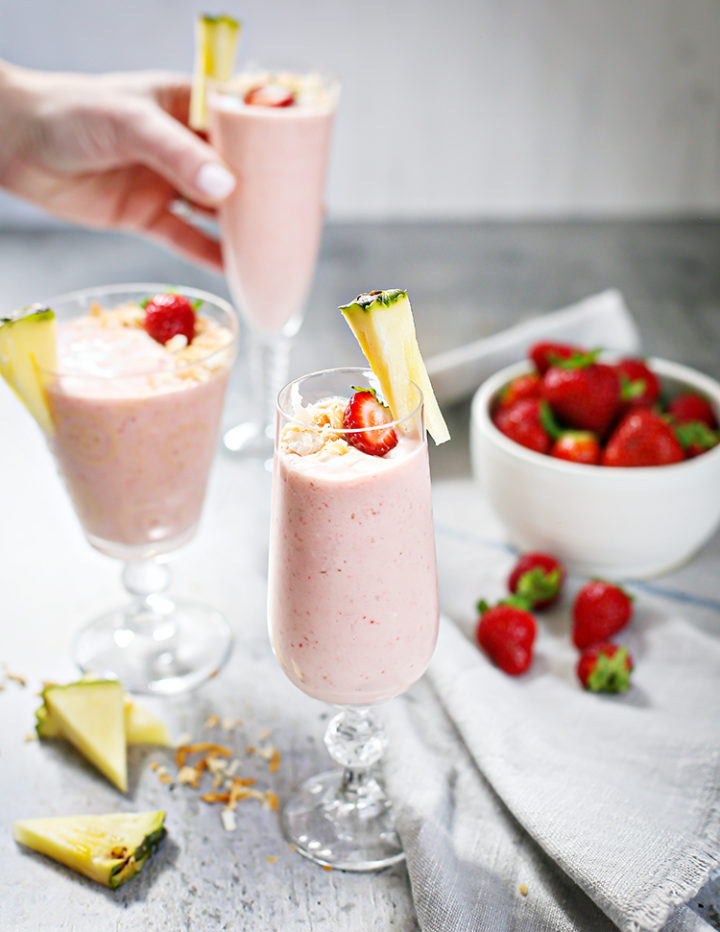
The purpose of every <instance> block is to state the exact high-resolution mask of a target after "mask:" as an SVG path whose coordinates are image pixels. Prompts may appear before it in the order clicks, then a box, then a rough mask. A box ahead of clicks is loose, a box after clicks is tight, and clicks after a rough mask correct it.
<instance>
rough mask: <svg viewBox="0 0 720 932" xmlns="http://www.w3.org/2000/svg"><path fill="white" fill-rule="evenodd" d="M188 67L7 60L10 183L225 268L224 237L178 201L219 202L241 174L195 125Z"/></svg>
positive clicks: (0, 166)
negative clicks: (43, 65)
mask: <svg viewBox="0 0 720 932" xmlns="http://www.w3.org/2000/svg"><path fill="white" fill-rule="evenodd" d="M189 101H190V82H189V79H187V78H185V77H184V76H182V75H174V74H167V73H163V72H134V73H133V72H129V73H120V74H106V75H80V74H64V73H51V72H39V71H28V70H25V69H21V68H16V67H14V66H11V65H6V64H4V63H1V62H0V187H3V188H5V189H6V190H7V191H8V192H10V193H11V194H14V195H17V196H18V197H20V198H24V199H25V200H28V201H31V202H32V203H34V204H36V205H38V206H39V207H41V208H43V209H44V210H46V211H47V212H48V213H51V214H54V215H55V216H56V217H60V218H62V219H64V220H71V221H74V222H76V223H80V224H84V225H85V226H90V227H97V228H101V229H119V230H128V231H133V232H137V233H142V234H145V235H147V236H149V237H151V238H152V239H155V240H158V241H159V242H161V243H164V244H166V245H168V246H170V247H172V248H173V249H175V250H177V251H179V252H180V253H182V254H184V255H185V256H186V257H187V258H189V259H192V260H194V261H196V262H200V263H202V264H204V265H207V266H210V267H211V268H213V269H214V270H215V271H222V260H221V256H220V248H219V244H218V243H217V241H216V240H214V239H212V238H210V237H209V236H207V235H206V234H205V233H203V232H202V231H200V230H198V229H197V228H196V227H194V226H192V225H190V224H188V223H186V222H185V221H184V220H182V219H181V218H180V217H179V216H177V214H176V213H174V212H173V210H172V209H171V205H172V203H173V201H174V200H175V199H177V198H178V197H184V198H186V199H187V200H188V201H190V202H191V203H192V204H194V205H195V206H198V207H200V208H202V209H204V210H209V211H212V209H213V208H214V207H215V206H216V205H217V204H218V203H220V201H222V200H223V199H224V198H225V197H227V196H228V194H229V193H230V192H231V191H232V189H233V187H234V185H235V179H234V178H233V176H232V175H231V174H230V172H229V171H228V170H227V168H225V166H224V165H223V164H222V162H221V161H220V159H219V158H218V156H217V153H216V152H215V151H214V150H213V149H212V148H211V147H210V146H209V145H207V143H205V142H203V141H202V140H201V139H200V138H199V137H198V136H196V135H195V134H194V133H193V132H191V131H190V130H189V129H188V128H187V115H188V108H189Z"/></svg>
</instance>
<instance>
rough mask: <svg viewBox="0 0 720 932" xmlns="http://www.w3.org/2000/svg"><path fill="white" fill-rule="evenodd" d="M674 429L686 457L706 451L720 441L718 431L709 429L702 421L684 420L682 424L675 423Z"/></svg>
mask: <svg viewBox="0 0 720 932" xmlns="http://www.w3.org/2000/svg"><path fill="white" fill-rule="evenodd" d="M674 430H675V436H676V437H677V439H678V441H679V442H680V446H681V447H682V448H683V450H685V456H686V457H687V458H688V459H693V458H694V457H696V456H700V454H701V453H707V451H708V450H711V449H712V448H713V447H715V446H717V445H718V443H720V433H718V432H717V431H716V430H710V428H709V427H708V426H707V424H705V423H704V422H703V421H686V422H685V423H683V424H677V425H676V426H675V428H674Z"/></svg>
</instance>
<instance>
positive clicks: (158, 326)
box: [143, 294, 195, 344]
mask: <svg viewBox="0 0 720 932" xmlns="http://www.w3.org/2000/svg"><path fill="white" fill-rule="evenodd" d="M143 326H144V327H145V330H146V331H147V333H149V334H150V336H151V337H152V338H153V340H157V342H158V343H163V344H164V343H167V341H168V340H171V339H172V338H173V337H175V336H177V335H178V334H179V333H181V334H182V335H183V336H184V337H185V338H186V340H187V341H188V343H190V342H191V341H192V338H193V337H194V336H195V310H194V308H193V306H192V304H191V303H190V301H189V300H188V298H186V297H185V295H181V294H156V295H154V297H152V298H150V300H149V301H147V302H146V303H145V320H144V322H143Z"/></svg>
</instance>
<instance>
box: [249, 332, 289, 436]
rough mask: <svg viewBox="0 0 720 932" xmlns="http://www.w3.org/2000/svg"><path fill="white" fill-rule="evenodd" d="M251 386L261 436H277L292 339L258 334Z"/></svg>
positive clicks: (252, 344) (253, 349) (252, 353)
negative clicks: (279, 404) (277, 411)
mask: <svg viewBox="0 0 720 932" xmlns="http://www.w3.org/2000/svg"><path fill="white" fill-rule="evenodd" d="M249 352H250V358H249V363H250V382H251V386H252V389H251V390H252V395H253V411H255V412H256V415H255V416H256V417H257V418H258V419H259V424H258V426H259V430H260V433H261V434H262V433H264V434H265V435H266V436H268V437H270V438H271V439H272V437H273V436H274V434H275V400H276V399H277V396H278V393H279V391H280V389H281V388H282V387H283V385H285V383H286V382H287V380H288V370H289V366H290V339H289V337H286V336H283V335H282V334H278V333H273V334H257V333H256V334H254V335H253V336H252V339H251V341H250V350H249Z"/></svg>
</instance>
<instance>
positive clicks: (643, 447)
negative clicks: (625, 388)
mask: <svg viewBox="0 0 720 932" xmlns="http://www.w3.org/2000/svg"><path fill="white" fill-rule="evenodd" d="M684 459H685V452H684V450H683V448H682V446H681V444H680V442H679V441H678V439H677V437H676V436H675V434H674V432H673V429H672V427H671V426H670V425H669V424H668V423H667V422H666V421H665V420H664V419H663V418H662V417H661V416H660V415H659V414H656V413H655V412H654V411H649V410H648V409H647V408H639V409H638V410H637V411H631V412H630V413H629V414H626V415H625V417H624V418H623V419H622V420H621V421H620V423H619V424H618V426H617V427H616V428H615V430H614V431H613V434H612V436H611V437H610V439H609V440H608V442H607V446H606V447H605V450H604V451H603V456H602V465H603V466H667V465H669V464H671V463H680V462H681V461H682V460H684Z"/></svg>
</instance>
